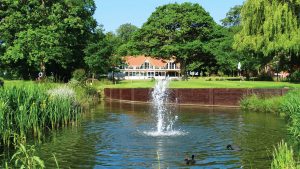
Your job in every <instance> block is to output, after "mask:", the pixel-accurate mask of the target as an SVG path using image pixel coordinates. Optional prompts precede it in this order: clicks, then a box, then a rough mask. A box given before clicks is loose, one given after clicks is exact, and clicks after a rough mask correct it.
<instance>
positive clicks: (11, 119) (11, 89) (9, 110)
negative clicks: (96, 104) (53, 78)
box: [0, 84, 82, 146]
mask: <svg viewBox="0 0 300 169" xmlns="http://www.w3.org/2000/svg"><path fill="white" fill-rule="evenodd" d="M62 91H63V90H62ZM62 91H55V90H54V89H53V90H52V91H51V90H49V86H47V85H37V84H28V85H20V86H19V85H18V86H5V87H4V88H0V139H1V140H0V145H7V146H9V145H11V143H14V144H16V143H18V138H26V136H32V135H33V136H34V137H36V138H38V139H40V138H41V136H42V135H43V132H44V131H45V130H52V129H56V128H58V127H61V126H66V125H69V124H76V122H77V121H78V119H79V115H80V112H81V111H82V109H81V107H80V106H79V104H77V102H76V100H75V99H74V97H71V96H69V95H64V94H63V92H62ZM55 92H56V93H55Z"/></svg>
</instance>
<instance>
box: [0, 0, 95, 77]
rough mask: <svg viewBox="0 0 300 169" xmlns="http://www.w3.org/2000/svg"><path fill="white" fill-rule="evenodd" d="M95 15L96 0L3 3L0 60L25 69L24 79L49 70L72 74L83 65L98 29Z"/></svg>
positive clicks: (0, 24)
mask: <svg viewBox="0 0 300 169" xmlns="http://www.w3.org/2000/svg"><path fill="white" fill-rule="evenodd" d="M94 11H95V4H94V1H93V0H86V1H81V0H72V1H71V0H51V1H49V0H31V1H11V0H2V1H1V5H0V18H1V20H0V32H1V36H0V40H1V41H2V42H3V43H5V47H4V49H3V50H4V54H3V55H2V56H1V60H2V61H4V62H6V63H10V64H12V65H22V67H23V68H25V70H24V71H22V72H23V73H24V76H25V77H26V76H28V74H30V73H34V72H37V71H43V72H46V70H49V71H53V72H56V73H57V74H69V73H70V72H71V71H72V70H73V69H74V68H76V67H78V66H82V65H83V63H84V62H83V54H84V53H83V49H84V48H85V46H86V45H87V41H88V39H89V38H90V37H91V32H92V31H93V30H94V28H95V26H96V21H95V20H94V19H93V17H92V15H93V13H94ZM2 46H3V45H2ZM16 67H17V66H16Z"/></svg>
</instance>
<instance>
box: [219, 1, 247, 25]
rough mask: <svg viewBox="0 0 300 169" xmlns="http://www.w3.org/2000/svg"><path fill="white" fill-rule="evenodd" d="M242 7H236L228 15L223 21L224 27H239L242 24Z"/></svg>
mask: <svg viewBox="0 0 300 169" xmlns="http://www.w3.org/2000/svg"><path fill="white" fill-rule="evenodd" d="M241 10H242V5H236V6H234V7H232V8H230V10H229V11H228V12H227V13H226V17H225V18H224V19H222V20H221V22H222V25H223V26H225V27H235V26H239V25H240V22H241Z"/></svg>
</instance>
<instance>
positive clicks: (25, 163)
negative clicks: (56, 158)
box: [6, 144, 45, 169]
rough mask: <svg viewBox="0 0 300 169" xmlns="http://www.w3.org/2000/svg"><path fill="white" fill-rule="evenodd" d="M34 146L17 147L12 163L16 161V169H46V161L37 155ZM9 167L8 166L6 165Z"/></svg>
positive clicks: (21, 145)
mask: <svg viewBox="0 0 300 169" xmlns="http://www.w3.org/2000/svg"><path fill="white" fill-rule="evenodd" d="M35 152H36V150H35V146H34V145H31V146H29V145H26V146H25V145H23V144H19V145H18V146H17V151H16V153H15V154H14V155H13V156H12V158H11V161H14V167H17V168H28V169H37V168H38V169H43V168H45V165H44V161H43V160H41V159H40V157H38V156H36V155H35ZM6 166H7V165H6Z"/></svg>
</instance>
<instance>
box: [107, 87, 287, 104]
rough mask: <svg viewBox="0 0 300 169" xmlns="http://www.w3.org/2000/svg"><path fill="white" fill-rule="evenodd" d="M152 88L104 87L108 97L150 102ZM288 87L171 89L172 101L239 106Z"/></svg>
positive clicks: (277, 94) (282, 92) (278, 93)
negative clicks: (249, 97) (247, 98)
mask: <svg viewBox="0 0 300 169" xmlns="http://www.w3.org/2000/svg"><path fill="white" fill-rule="evenodd" d="M152 90H153V89H152V88H131V89H112V88H106V89H104V95H105V98H106V99H113V100H121V101H138V102H149V101H150V100H151V92H152ZM287 91H288V89H218V88H215V89H169V100H170V102H171V103H178V104H194V105H202V106H233V107H234V106H239V103H240V100H241V99H242V98H243V97H244V96H247V95H251V94H257V95H261V96H280V95H284V94H285V93H286V92H287Z"/></svg>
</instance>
